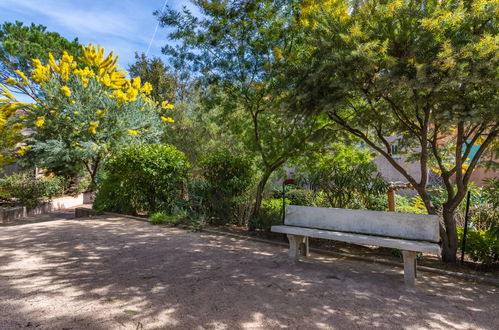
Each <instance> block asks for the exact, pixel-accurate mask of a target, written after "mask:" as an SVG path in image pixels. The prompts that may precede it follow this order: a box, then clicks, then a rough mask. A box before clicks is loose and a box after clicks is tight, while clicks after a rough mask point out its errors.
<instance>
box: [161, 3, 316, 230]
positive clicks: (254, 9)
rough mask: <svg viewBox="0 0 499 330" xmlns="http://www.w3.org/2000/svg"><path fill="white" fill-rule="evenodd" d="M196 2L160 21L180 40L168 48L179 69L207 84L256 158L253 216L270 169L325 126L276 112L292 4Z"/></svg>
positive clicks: (290, 33) (291, 34)
mask: <svg viewBox="0 0 499 330" xmlns="http://www.w3.org/2000/svg"><path fill="white" fill-rule="evenodd" d="M193 3H194V4H195V5H196V6H197V7H198V9H199V10H200V12H201V15H200V16H199V17H197V16H194V15H193V14H192V13H191V12H190V11H189V10H188V9H186V8H184V10H183V11H182V12H176V11H174V10H171V9H168V10H167V11H166V12H165V13H158V15H159V18H160V22H161V23H162V25H163V26H167V27H170V28H173V31H172V32H171V33H170V34H169V38H170V39H171V40H173V41H176V42H177V43H176V45H175V46H166V47H165V48H164V49H163V51H164V53H165V54H168V55H170V57H171V59H172V61H173V63H174V64H175V65H176V66H177V67H179V68H187V69H188V70H190V71H191V72H196V73H197V75H199V74H201V79H202V82H203V83H204V86H209V88H207V91H208V93H207V98H208V100H207V101H208V102H209V103H211V104H212V105H218V106H221V107H222V108H223V109H224V110H225V111H224V120H225V121H226V122H228V123H230V124H229V125H228V126H229V127H230V129H231V130H232V131H234V132H236V133H237V134H239V135H240V136H241V138H242V139H243V140H244V142H245V144H246V146H247V150H248V151H249V152H253V153H254V154H256V155H257V156H258V159H259V163H260V167H261V168H262V175H261V178H260V181H259V184H258V187H257V191H256V196H255V204H254V209H253V217H256V216H257V215H258V213H259V211H260V205H261V201H262V198H263V191H264V188H265V186H266V184H267V181H268V179H269V177H270V176H271V174H272V173H273V172H274V171H275V170H276V169H278V168H280V167H281V166H282V165H283V164H284V163H285V162H286V161H287V160H288V159H289V158H290V157H293V156H296V155H297V154H299V153H300V152H301V151H302V150H303V149H304V148H305V147H306V146H307V141H310V140H311V139H312V138H313V136H314V134H315V132H316V131H317V130H316V129H317V127H318V126H319V125H320V124H319V123H318V121H317V119H316V118H312V117H307V116H304V115H302V114H300V113H299V112H298V111H296V112H292V113H286V114H284V113H282V112H281V111H278V110H279V109H280V107H281V105H282V102H281V101H282V99H283V95H284V93H285V91H281V92H282V93H280V92H277V91H276V88H277V86H278V85H279V84H278V81H279V79H281V78H282V77H281V75H280V72H281V70H282V68H283V67H284V66H285V65H286V63H287V60H286V57H287V56H288V55H289V54H291V53H292V49H293V41H294V38H295V36H296V34H295V33H294V32H295V31H291V30H290V29H291V28H292V26H293V25H292V24H290V22H291V21H292V20H293V18H294V8H293V6H291V5H290V3H289V1H285V0H278V1H271V0H264V1H260V0H259V1H257V0H249V1H218V0H212V1H206V0H196V1H193ZM251 229H252V223H250V230H251Z"/></svg>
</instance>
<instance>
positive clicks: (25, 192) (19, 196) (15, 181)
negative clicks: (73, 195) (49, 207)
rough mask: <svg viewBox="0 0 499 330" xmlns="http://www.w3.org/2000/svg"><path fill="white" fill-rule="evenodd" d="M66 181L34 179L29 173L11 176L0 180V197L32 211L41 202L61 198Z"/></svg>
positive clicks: (53, 178) (56, 178)
mask: <svg viewBox="0 0 499 330" xmlns="http://www.w3.org/2000/svg"><path fill="white" fill-rule="evenodd" d="M65 189H66V180H64V178H62V177H35V175H34V174H31V173H19V174H12V175H9V176H6V177H3V178H1V179H0V197H1V198H2V199H13V200H15V203H16V204H19V205H23V206H26V207H28V208H29V209H32V208H34V207H36V206H38V205H39V204H40V202H41V201H42V200H47V199H52V198H54V197H57V196H62V195H63V194H64V192H65Z"/></svg>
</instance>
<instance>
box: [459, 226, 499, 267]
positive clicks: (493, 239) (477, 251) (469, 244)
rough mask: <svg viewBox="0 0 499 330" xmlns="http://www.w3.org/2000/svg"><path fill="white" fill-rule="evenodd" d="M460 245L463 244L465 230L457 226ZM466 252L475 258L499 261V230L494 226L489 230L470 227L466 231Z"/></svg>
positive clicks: (488, 262) (487, 261)
mask: <svg viewBox="0 0 499 330" xmlns="http://www.w3.org/2000/svg"><path fill="white" fill-rule="evenodd" d="M457 230H458V237H459V246H460V247H461V246H462V240H463V234H464V230H463V228H462V227H459V226H458V227H457ZM465 252H466V254H467V255H468V256H469V257H470V258H471V259H472V260H473V261H479V262H483V263H485V264H491V263H494V262H497V261H499V232H498V231H497V230H494V229H493V228H491V229H488V230H474V229H470V228H469V229H468V232H467V233H466V250H465Z"/></svg>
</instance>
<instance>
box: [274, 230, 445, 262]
mask: <svg viewBox="0 0 499 330" xmlns="http://www.w3.org/2000/svg"><path fill="white" fill-rule="evenodd" d="M271 231H272V232H275V233H282V234H288V235H297V236H305V237H314V238H323V239H329V240H333V241H341V242H348V243H353V244H361V245H376V246H382V247H387V248H393V249H400V250H404V251H414V252H422V253H428V254H433V255H438V256H440V250H441V249H440V246H439V245H438V244H437V243H432V242H424V241H410V240H407V239H398V238H390V237H380V236H373V235H364V234H355V233H345V232H340V231H330V230H322V229H313V228H304V227H294V226H272V230H271Z"/></svg>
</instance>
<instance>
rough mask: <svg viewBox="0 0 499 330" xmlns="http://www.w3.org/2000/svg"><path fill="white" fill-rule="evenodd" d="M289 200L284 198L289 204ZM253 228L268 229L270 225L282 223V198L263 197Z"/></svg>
mask: <svg viewBox="0 0 499 330" xmlns="http://www.w3.org/2000/svg"><path fill="white" fill-rule="evenodd" d="M290 203H291V201H290V200H289V199H286V200H285V204H286V205H289V204H290ZM254 221H255V222H254V223H255V228H257V229H262V230H265V231H270V227H272V226H275V225H282V199H275V198H273V199H264V200H263V201H262V207H261V209H260V213H259V215H258V217H257V218H256V219H255V220H254Z"/></svg>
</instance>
